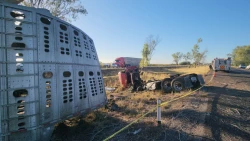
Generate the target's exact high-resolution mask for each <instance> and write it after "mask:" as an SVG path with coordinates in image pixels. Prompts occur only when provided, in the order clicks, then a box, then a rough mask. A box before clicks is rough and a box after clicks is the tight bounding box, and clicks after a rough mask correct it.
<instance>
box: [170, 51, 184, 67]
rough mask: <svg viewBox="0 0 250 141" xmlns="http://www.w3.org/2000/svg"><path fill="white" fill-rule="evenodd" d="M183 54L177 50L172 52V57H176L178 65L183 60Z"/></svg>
mask: <svg viewBox="0 0 250 141" xmlns="http://www.w3.org/2000/svg"><path fill="white" fill-rule="evenodd" d="M182 56H183V54H182V53H180V52H176V53H174V54H172V57H173V59H174V62H175V63H176V65H178V63H179V61H180V60H181V58H182Z"/></svg>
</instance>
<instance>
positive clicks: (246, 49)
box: [232, 45, 250, 65]
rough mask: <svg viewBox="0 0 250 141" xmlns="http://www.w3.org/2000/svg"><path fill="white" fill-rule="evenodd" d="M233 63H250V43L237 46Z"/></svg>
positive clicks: (233, 55)
mask: <svg viewBox="0 0 250 141" xmlns="http://www.w3.org/2000/svg"><path fill="white" fill-rule="evenodd" d="M232 58H233V63H234V64H235V65H240V64H245V65H249V64H250V45H248V46H237V47H236V48H235V49H234V50H233V52H232Z"/></svg>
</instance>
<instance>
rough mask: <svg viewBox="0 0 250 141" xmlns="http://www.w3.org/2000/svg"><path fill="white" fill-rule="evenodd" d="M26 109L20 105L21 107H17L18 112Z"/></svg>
mask: <svg viewBox="0 0 250 141" xmlns="http://www.w3.org/2000/svg"><path fill="white" fill-rule="evenodd" d="M24 108H25V107H24V105H19V106H17V109H18V110H23V109H24Z"/></svg>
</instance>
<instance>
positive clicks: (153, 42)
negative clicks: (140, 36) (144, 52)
mask: <svg viewBox="0 0 250 141" xmlns="http://www.w3.org/2000/svg"><path fill="white" fill-rule="evenodd" d="M159 43H160V39H159V37H158V36H157V37H155V38H154V36H153V35H149V36H148V38H147V39H146V44H147V45H148V53H149V54H148V56H147V60H148V63H149V64H150V61H151V59H152V56H153V53H154V50H155V48H156V46H157V45H158V44H159Z"/></svg>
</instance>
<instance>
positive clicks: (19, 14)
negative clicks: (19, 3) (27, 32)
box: [10, 10, 25, 20]
mask: <svg viewBox="0 0 250 141" xmlns="http://www.w3.org/2000/svg"><path fill="white" fill-rule="evenodd" d="M10 15H11V16H12V17H13V18H15V19H19V20H23V19H24V18H25V15H24V14H23V12H21V11H14V10H13V11H12V12H10Z"/></svg>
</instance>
